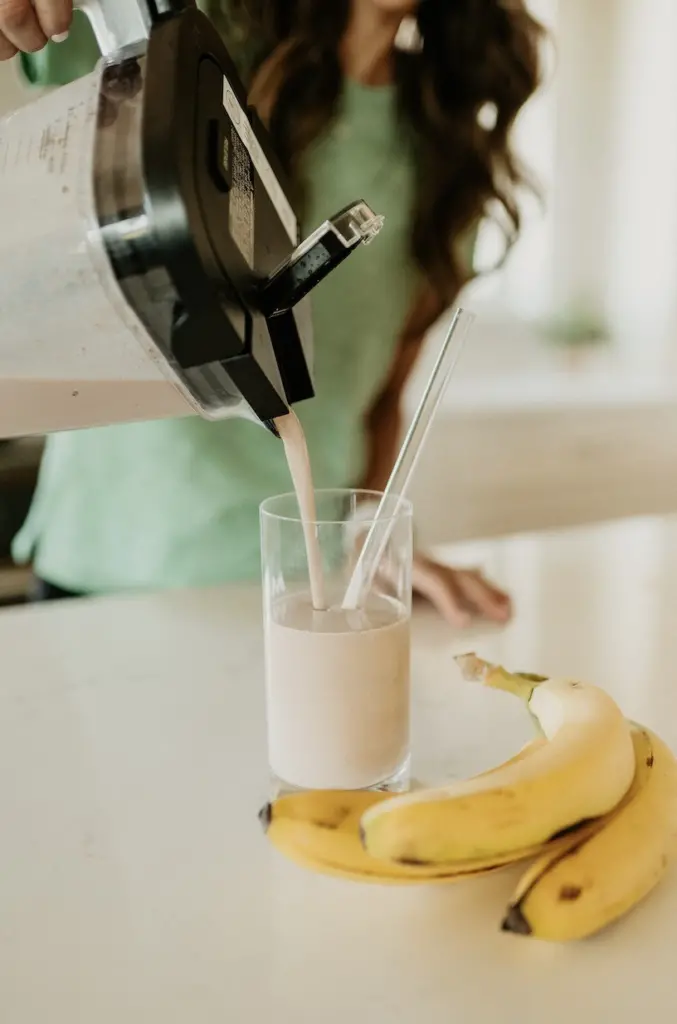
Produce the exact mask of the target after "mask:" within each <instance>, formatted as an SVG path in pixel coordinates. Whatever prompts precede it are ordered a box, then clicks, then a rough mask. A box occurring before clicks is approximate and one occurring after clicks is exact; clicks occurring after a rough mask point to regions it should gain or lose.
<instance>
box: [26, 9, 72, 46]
mask: <svg viewBox="0 0 677 1024" xmlns="http://www.w3.org/2000/svg"><path fill="white" fill-rule="evenodd" d="M33 7H34V8H35V13H36V14H37V16H38V21H39V22H40V27H41V28H42V31H43V32H44V34H45V35H46V36H47V38H48V39H53V38H54V37H55V36H56V37H57V39H63V37H64V36H65V35H66V33H67V32H68V30H69V28H70V27H71V21H72V20H73V0H33Z"/></svg>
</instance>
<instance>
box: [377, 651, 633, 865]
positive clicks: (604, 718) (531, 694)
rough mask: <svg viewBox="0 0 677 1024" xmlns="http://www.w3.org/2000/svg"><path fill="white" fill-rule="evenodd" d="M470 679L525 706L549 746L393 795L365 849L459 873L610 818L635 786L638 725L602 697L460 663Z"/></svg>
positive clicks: (563, 683) (576, 686) (470, 658)
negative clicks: (634, 728)
mask: <svg viewBox="0 0 677 1024" xmlns="http://www.w3.org/2000/svg"><path fill="white" fill-rule="evenodd" d="M459 663H460V665H461V668H462V671H463V672H464V675H465V676H466V678H469V679H473V680H478V681H481V682H483V683H484V684H485V685H487V686H491V687H495V688H498V689H503V690H508V691H510V692H512V693H515V694H517V695H519V696H521V697H522V698H523V699H524V700H526V702H527V704H528V707H529V710H530V712H531V713H532V715H534V716H535V718H536V719H537V720H538V722H539V725H540V727H541V728H542V730H543V732H544V734H545V736H546V737H547V738H548V740H549V742H548V743H545V744H544V745H542V746H540V747H537V748H536V749H534V750H532V751H531V752H530V753H529V755H528V756H526V757H524V758H522V759H520V760H518V761H517V762H514V763H512V764H507V765H505V766H503V767H502V768H499V769H497V770H495V771H493V772H491V773H490V774H488V775H485V776H478V777H476V778H474V779H469V780H467V781H463V782H456V783H452V784H450V785H448V786H444V787H441V788H439V789H433V790H421V791H418V792H415V793H408V794H406V795H404V796H398V797H394V798H392V799H391V800H388V801H383V802H380V803H378V804H375V805H374V806H372V807H370V808H369V809H368V810H366V811H365V813H364V815H363V817H362V835H363V842H364V845H365V849H366V850H367V852H368V853H370V854H371V855H372V856H373V857H376V858H379V859H381V860H391V861H394V862H400V863H401V862H404V863H416V864H420V865H427V866H434V865H437V866H439V865H446V866H448V867H453V866H454V865H456V864H457V863H465V862H467V861H469V860H478V859H482V858H488V859H492V858H495V857H496V856H506V855H507V856H510V855H511V854H514V853H515V852H516V851H519V850H524V849H525V848H530V847H534V846H538V845H540V844H543V843H546V842H547V841H549V840H550V839H553V838H555V837H556V836H558V835H559V834H560V833H562V832H564V831H566V830H569V829H572V828H574V827H577V826H578V825H580V824H581V822H583V821H586V820H588V819H591V818H595V817H598V816H599V815H602V814H605V813H606V812H608V811H610V810H611V809H612V808H613V807H615V806H616V805H617V804H618V802H619V801H620V800H621V799H622V798H623V796H624V795H625V793H626V792H627V790H628V789H629V787H630V784H631V783H632V779H633V776H634V771H635V758H634V751H633V744H632V739H631V736H630V726H629V724H628V723H627V721H626V720H625V718H624V717H623V714H622V712H621V710H620V708H619V707H618V706H617V705H616V703H615V702H614V701H613V700H612V699H611V697H610V696H609V695H608V694H606V693H605V692H604V691H603V690H600V689H599V688H597V687H595V686H587V685H585V684H583V683H580V682H576V681H572V680H556V679H544V680H542V679H541V678H540V677H533V676H529V677H527V676H518V675H512V674H510V673H508V672H506V671H505V670H504V669H500V668H497V667H495V666H492V665H488V664H487V663H485V662H483V661H480V659H478V658H476V657H475V656H474V655H467V656H464V657H463V658H461V659H459Z"/></svg>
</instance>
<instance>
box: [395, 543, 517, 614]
mask: <svg viewBox="0 0 677 1024" xmlns="http://www.w3.org/2000/svg"><path fill="white" fill-rule="evenodd" d="M413 584H414V589H415V590H416V591H417V592H418V593H419V594H420V595H421V596H422V597H425V598H426V599H427V600H428V601H430V602H431V604H433V605H434V606H435V608H437V610H438V612H439V613H440V614H441V615H442V616H443V617H444V618H445V619H446V620H447V621H448V622H450V623H451V624H452V625H453V626H461V627H462V626H467V625H469V624H470V622H471V621H472V619H477V618H481V619H490V620H491V621H492V622H507V621H508V619H509V618H510V616H511V613H512V608H511V604H510V598H509V597H508V595H507V594H504V593H503V591H502V590H499V588H498V587H495V586H494V585H493V584H492V583H489V582H488V581H487V580H485V578H484V576H483V575H482V573H481V572H478V571H477V570H474V569H452V568H451V567H450V566H446V565H440V564H439V563H438V562H433V561H431V560H430V559H427V558H423V557H421V556H417V557H416V559H415V561H414V575H413Z"/></svg>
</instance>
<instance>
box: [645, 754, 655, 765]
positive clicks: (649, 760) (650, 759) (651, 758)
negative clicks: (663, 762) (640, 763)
mask: <svg viewBox="0 0 677 1024" xmlns="http://www.w3.org/2000/svg"><path fill="white" fill-rule="evenodd" d="M644 763H645V764H646V766H647V768H653V754H649V756H648V757H647V759H646V761H645V762H644Z"/></svg>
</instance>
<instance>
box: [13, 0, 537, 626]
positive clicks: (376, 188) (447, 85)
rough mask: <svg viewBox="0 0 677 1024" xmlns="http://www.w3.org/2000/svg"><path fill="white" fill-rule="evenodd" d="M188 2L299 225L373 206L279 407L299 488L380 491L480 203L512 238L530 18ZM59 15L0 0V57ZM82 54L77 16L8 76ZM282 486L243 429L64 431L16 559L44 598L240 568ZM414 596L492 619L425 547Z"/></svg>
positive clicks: (51, 69)
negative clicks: (359, 248)
mask: <svg viewBox="0 0 677 1024" xmlns="http://www.w3.org/2000/svg"><path fill="white" fill-rule="evenodd" d="M204 6H205V7H206V9H207V11H208V13H209V14H210V15H211V16H212V18H213V19H214V20H215V22H216V23H217V25H218V26H219V27H220V29H221V30H222V32H223V34H224V37H225V39H226V42H227V44H228V46H229V49H230V50H231V53H232V54H233V55H234V56H235V57H236V58H237V59H238V60H239V61H240V63H241V70H242V73H243V75H244V76H245V78H246V79H247V80H248V81H249V83H250V86H251V94H252V100H253V102H254V104H255V105H256V106H257V107H258V109H259V112H260V113H261V115H262V116H263V117H264V119H265V120H266V121H267V122H268V125H269V127H270V131H271V133H272V136H273V140H274V142H275V145H276V147H277V150H278V152H279V154H280V156H281V158H282V161H283V163H284V165H285V166H286V169H287V170H288V171H289V173H290V175H291V179H292V181H293V184H294V187H295V189H296V191H297V194H298V198H299V201H300V203H301V208H302V212H303V216H304V221H305V226H306V228H307V229H310V228H312V227H313V226H314V225H315V224H317V223H319V222H320V221H321V220H323V219H324V217H325V216H326V213H327V211H331V210H335V209H339V208H341V206H343V205H344V204H345V203H346V202H348V201H350V200H352V199H353V198H354V196H356V195H359V196H364V197H365V198H366V199H367V200H368V201H369V202H370V204H372V205H373V206H374V207H375V208H376V209H378V211H379V212H381V213H383V214H385V216H386V228H385V229H384V232H383V235H382V237H381V238H380V239H379V241H378V243H377V244H375V245H373V246H371V247H369V249H367V250H364V251H363V252H360V253H358V254H356V255H355V256H353V257H352V258H351V259H350V260H348V261H346V262H345V263H344V264H343V265H342V266H341V267H340V268H339V269H338V270H337V271H336V272H335V273H334V274H332V275H331V276H330V277H329V278H328V279H327V280H326V281H325V282H323V284H322V285H320V286H319V287H318V288H317V290H316V292H315V293H314V296H313V315H314V321H315V338H316V357H315V358H316V387H317V397H316V398H315V400H314V401H312V402H309V403H308V404H307V407H306V406H304V405H302V406H301V407H299V410H298V411H299V415H300V418H301V420H302V422H303V425H304V427H305V430H306V434H307V438H308V443H309V448H310V452H311V457H312V461H313V466H314V471H315V480H316V485H317V486H319V487H323V486H343V485H346V486H347V485H352V484H355V483H357V482H361V483H362V484H364V485H365V486H368V487H374V488H378V487H381V486H383V484H384V482H385V480H386V479H387V476H388V473H389V470H390V467H391V466H392V464H393V460H394V457H395V454H396V446H397V441H398V436H399V427H400V413H399V405H400V398H401V394H402V390H403V387H404V385H405V382H406V380H407V378H408V376H409V374H410V372H411V370H412V367H413V365H414V363H415V361H416V357H417V355H418V353H419V350H420V347H421V343H422V339H423V337H424V335H425V332H426V330H427V329H428V328H429V327H430V325H431V324H432V323H433V322H434V320H435V319H436V318H437V317H438V316H439V315H440V314H441V313H442V312H443V311H444V310H445V309H446V308H447V307H448V306H449V305H450V304H451V303H452V302H453V301H454V299H455V298H456V296H457V294H458V292H459V290H460V289H461V287H462V286H463V284H464V283H465V282H466V281H467V280H468V279H469V277H470V276H471V269H470V268H471V255H472V246H473V240H474V236H475V233H476V228H477V225H478V223H479V221H480V220H481V219H482V217H483V216H485V215H487V213H488V212H489V211H490V210H492V209H495V210H498V212H499V215H500V218H501V222H502V223H503V224H504V225H505V226H506V245H507V246H509V245H510V244H511V243H512V242H513V241H514V239H515V237H516V235H517V233H518V229H519V213H518V209H517V206H516V199H515V194H516V190H517V188H518V186H519V185H520V184H521V183H522V180H521V176H520V172H519V170H518V167H517V164H516V161H515V158H514V155H513V153H512V150H511V147H510V133H511V129H512V125H513V122H514V120H515V117H516V115H517V113H518V112H519V110H520V108H521V107H522V106H523V104H524V103H525V102H526V101H527V99H528V98H529V97H530V96H531V94H532V93H533V91H534V90H535V88H536V86H537V84H538V73H539V59H538V48H539V43H540V26H539V25H538V24H537V23H536V22H535V21H534V20H533V18H532V17H531V16H530V15H529V14H528V13H527V11H526V9H525V4H524V2H523V0H421V2H420V3H417V2H415V0H332V2H331V3H327V2H326V0H221V3H205V5H204ZM70 24H71V3H70V0H33V2H32V3H31V2H29V0H2V2H0V58H8V57H10V56H12V55H13V54H15V53H16V52H17V51H19V50H22V51H32V52H35V51H39V50H41V49H42V48H43V47H44V46H45V44H46V42H47V40H48V39H54V38H59V39H61V38H62V34H63V33H64V32H65V31H67V30H68V29H69V27H70ZM93 59H94V50H93V46H92V41H91V37H90V36H89V35H88V33H87V31H86V29H85V26H84V24H83V23H82V22H80V23H79V24H76V27H75V28H74V30H73V31H72V32H71V36H70V38H69V39H68V41H66V42H62V43H61V44H60V45H56V46H55V45H53V43H50V45H49V46H48V47H47V49H46V51H44V52H43V53H41V54H39V55H35V56H24V57H23V66H24V69H25V71H26V73H27V75H28V77H29V78H30V79H31V80H32V81H36V82H39V83H42V84H47V83H56V82H61V81H64V80H65V79H66V78H67V77H68V74H69V69H70V68H73V69H77V71H78V72H81V71H82V70H84V69H85V68H88V67H89V66H91V62H92V60H93ZM486 110H490V111H493V113H494V115H495V116H494V119H493V123H492V124H490V125H488V122H486V120H485V119H484V118H483V117H480V116H479V115H480V111H483V112H486ZM480 122H482V124H480ZM482 125H484V127H483V126H482ZM288 487H289V477H288V471H287V467H286V464H285V461H284V457H283V453H282V450H281V446H280V445H279V444H278V443H277V442H276V441H275V440H274V439H273V438H270V437H269V436H267V435H266V432H265V431H263V430H261V429H260V428H259V427H257V426H256V425H254V424H250V423H246V422H228V423H208V422H205V421H202V420H199V419H188V420H178V421H169V422H167V421H165V422H158V423H146V424H132V425H129V426H122V427H120V426H116V427H110V428H105V429H97V430H90V431H83V432H79V433H74V434H68V435H61V436H59V437H56V438H53V439H51V440H50V442H49V444H48V447H47V453H46V456H45V459H44V462H43V466H42V470H41V475H40V482H39V486H38V490H37V493H36V497H35V500H34V503H33V507H32V509H31V512H30V515H29V517H28V520H27V522H26V524H25V526H24V528H23V530H22V532H21V534H20V535H19V537H18V538H17V541H16V545H15V554H16V556H17V558H18V559H20V560H24V561H25V560H28V559H30V558H31V557H33V558H34V561H35V565H36V570H37V573H38V575H39V577H40V578H41V579H42V580H43V581H46V584H44V585H43V588H42V589H43V595H44V596H64V595H67V594H72V593H100V592H105V591H111V590H120V589H131V588H145V587H150V588H153V587H163V586H181V585H204V584H210V583H217V582H222V581H225V580H236V579H245V578H251V577H254V576H255V575H256V574H257V573H258V523H257V505H258V503H259V501H260V500H261V499H262V498H264V497H265V496H267V495H269V494H271V493H275V492H278V491H284V490H287V489H288ZM415 587H416V589H417V591H418V592H419V593H421V594H422V595H424V596H425V597H427V598H428V599H429V600H431V601H432V602H433V603H434V604H435V605H436V606H437V607H438V609H439V610H440V611H441V612H442V614H443V615H445V616H446V618H447V619H448V620H450V621H451V622H453V623H455V624H464V623H465V622H467V621H468V620H469V619H470V618H471V617H472V616H474V615H481V616H485V617H488V618H490V619H494V620H496V621H504V620H506V619H507V618H508V617H509V614H510V604H509V600H508V598H507V596H506V595H505V594H503V593H501V592H500V591H499V590H497V589H496V588H495V587H494V586H492V585H491V584H490V583H489V582H487V581H486V580H485V579H484V578H483V576H482V575H481V574H480V573H478V572H470V571H461V570H453V569H450V568H448V567H444V566H440V565H438V564H436V563H434V562H433V561H431V560H430V559H427V558H426V557H425V556H423V555H417V556H416V564H415Z"/></svg>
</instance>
